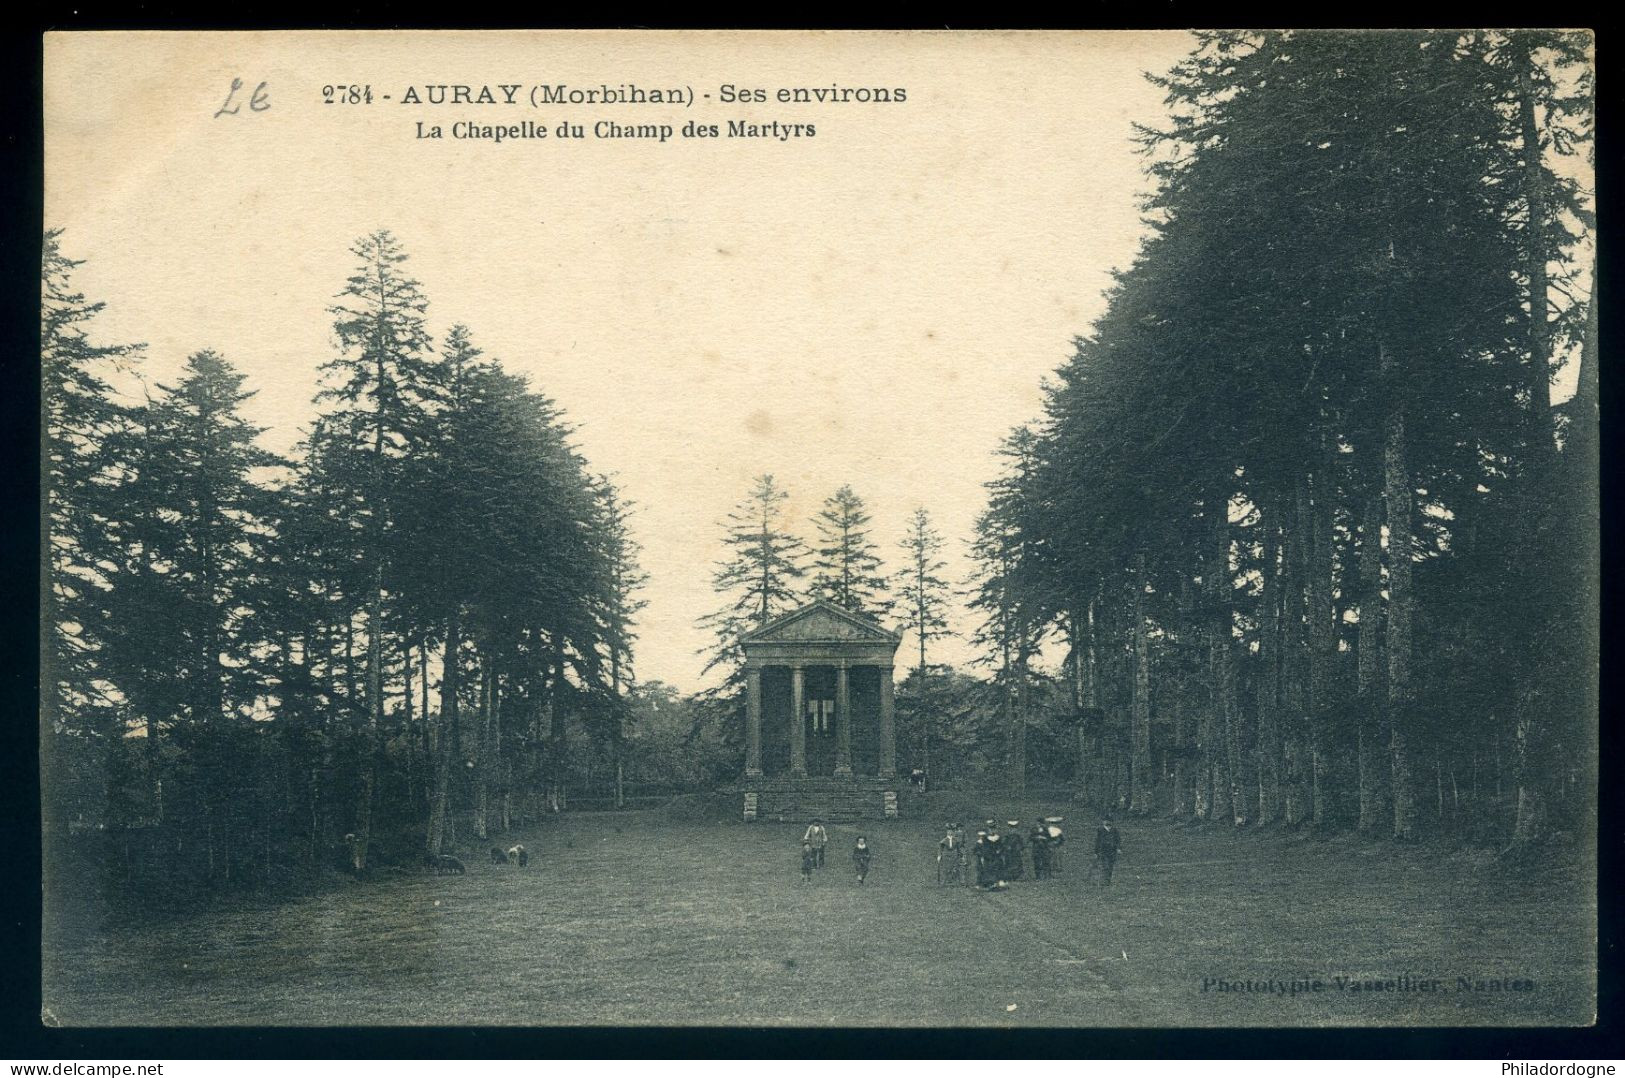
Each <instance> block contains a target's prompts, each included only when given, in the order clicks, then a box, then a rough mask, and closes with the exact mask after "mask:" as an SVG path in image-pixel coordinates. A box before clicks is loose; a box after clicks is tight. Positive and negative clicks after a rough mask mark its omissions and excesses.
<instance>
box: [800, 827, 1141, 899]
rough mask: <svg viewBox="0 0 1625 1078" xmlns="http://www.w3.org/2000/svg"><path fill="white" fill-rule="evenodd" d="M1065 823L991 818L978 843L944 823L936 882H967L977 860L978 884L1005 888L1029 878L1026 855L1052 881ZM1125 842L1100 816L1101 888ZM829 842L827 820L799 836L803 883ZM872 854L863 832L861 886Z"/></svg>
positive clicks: (1039, 876)
mask: <svg viewBox="0 0 1625 1078" xmlns="http://www.w3.org/2000/svg"><path fill="white" fill-rule="evenodd" d="M1062 822H1063V817H1060V816H1045V817H1044V818H1042V819H1040V820H1038V821H1036V822H1035V823H1034V824H1033V825H1032V827H1031V828H1030V829H1028V830H1027V832H1026V833H1025V834H1023V832H1022V827H1021V821H1020V820H1010V821H1008V822H1007V824H1006V826H1005V827H1003V828H1000V827H999V826H998V822H997V821H996V820H988V821H987V823H986V824H985V825H984V826H983V827H982V828H981V829H980V830H978V831H977V832H976V840H975V842H974V843H967V842H966V840H965V829H964V828H963V827H961V826H960V825H959V824H957V823H950V824H946V825H944V829H943V830H944V834H943V836H942V839H941V840H940V841H939V842H938V843H937V883H938V884H948V883H960V884H963V883H968V882H969V880H968V879H967V875H968V873H969V871H970V869H971V867H972V865H973V864H974V866H975V870H976V880H975V885H976V886H977V887H978V888H980V889H982V890H984V891H998V890H1003V889H1005V888H1007V887H1009V886H1010V883H1011V881H1013V880H1020V879H1025V878H1026V875H1027V859H1028V857H1031V858H1032V873H1033V879H1035V880H1043V879H1048V878H1049V877H1051V876H1053V875H1054V874H1055V873H1056V872H1057V871H1059V870H1060V868H1061V848H1062V846H1064V845H1065V843H1066V836H1065V834H1063V833H1062V831H1061V823H1062ZM1122 845H1123V838H1122V835H1120V834H1119V833H1118V831H1117V827H1116V825H1115V824H1114V823H1113V822H1112V820H1111V818H1110V817H1107V818H1105V819H1102V820H1101V821H1100V827H1099V828H1098V829H1097V830H1096V831H1095V862H1096V864H1097V865H1098V866H1099V879H1100V884H1101V886H1103V887H1105V886H1110V885H1111V882H1112V869H1113V868H1114V867H1116V864H1117V853H1118V851H1119V850H1120V849H1122ZM828 846H829V831H828V830H827V829H825V827H824V821H823V820H820V819H816V818H815V819H814V820H813V821H812V823H810V824H808V825H807V830H806V832H805V833H804V834H803V835H802V836H801V882H802V883H804V884H806V883H811V882H812V878H813V873H814V872H816V871H817V870H818V869H820V868H822V867H824V851H825V849H826V848H827V847H828ZM872 857H873V850H872V849H871V848H870V846H869V840H868V837H867V836H865V835H859V836H858V837H857V841H856V843H855V844H854V845H853V847H852V853H851V858H852V867H853V869H854V870H855V871H856V873H857V879H858V883H859V884H860V885H861V884H862V883H863V882H864V880H865V879H866V878H867V877H868V875H869V864H870V860H871V858H872Z"/></svg>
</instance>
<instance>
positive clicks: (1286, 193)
mask: <svg viewBox="0 0 1625 1078" xmlns="http://www.w3.org/2000/svg"><path fill="white" fill-rule="evenodd" d="M1198 40H1199V45H1198V47H1197V48H1196V49H1195V51H1194V52H1193V54H1192V55H1191V56H1190V57H1188V58H1187V59H1186V60H1184V61H1182V62H1181V63H1180V64H1179V65H1177V66H1176V67H1175V69H1174V70H1173V71H1172V72H1171V73H1170V74H1168V75H1167V76H1166V77H1164V78H1159V79H1157V80H1155V81H1156V82H1157V84H1158V85H1159V86H1161V87H1162V88H1163V89H1164V90H1165V91H1166V93H1167V100H1168V103H1169V106H1170V109H1171V116H1172V119H1171V121H1170V122H1169V123H1168V124H1167V125H1166V126H1165V127H1163V128H1160V129H1155V130H1149V129H1148V130H1144V131H1142V133H1141V140H1142V146H1143V150H1144V153H1145V155H1146V159H1147V162H1148V169H1149V172H1150V174H1151V176H1152V177H1153V178H1154V179H1155V183H1156V186H1155V193H1154V194H1153V195H1152V196H1151V197H1150V199H1149V201H1148V202H1147V204H1146V206H1145V216H1146V220H1147V222H1148V224H1149V226H1150V227H1151V236H1150V238H1149V239H1147V240H1146V242H1145V243H1144V245H1143V247H1142V249H1141V252H1140V254H1139V256H1138V258H1137V259H1136V261H1135V262H1134V263H1133V265H1131V266H1130V267H1129V268H1128V269H1127V270H1125V271H1123V272H1121V273H1120V274H1119V275H1118V279H1117V283H1116V286H1115V287H1114V289H1113V291H1112V293H1111V295H1110V303H1109V307H1108V309H1107V311H1106V313H1105V314H1104V315H1103V316H1102V317H1101V318H1100V319H1099V321H1098V322H1097V323H1096V324H1095V325H1094V327H1093V330H1092V332H1091V333H1090V334H1088V335H1087V336H1085V337H1082V338H1080V339H1079V340H1078V341H1077V344H1076V354H1075V355H1074V357H1073V358H1072V359H1071V361H1070V362H1069V363H1067V364H1066V365H1065V366H1064V367H1062V368H1061V370H1060V371H1059V374H1058V376H1057V378H1056V379H1055V380H1054V382H1053V383H1052V384H1051V385H1049V387H1048V398H1047V406H1046V409H1045V414H1044V417H1043V421H1042V422H1041V423H1040V424H1039V425H1038V426H1037V427H1036V428H1022V429H1018V430H1016V431H1015V432H1014V433H1013V434H1012V435H1011V436H1010V438H1009V439H1008V441H1007V443H1006V446H1005V454H1006V458H1007V463H1008V468H1007V469H1006V474H1005V476H1004V477H1003V478H1002V479H1001V480H1000V481H999V482H998V483H996V484H995V485H994V487H993V491H992V498H991V503H990V506H989V508H988V510H987V513H986V516H985V517H984V519H983V520H982V527H981V535H980V539H979V549H980V550H981V552H982V562H983V564H984V565H985V566H987V567H988V572H987V573H986V574H985V579H984V584H983V588H982V593H981V597H980V601H981V605H982V607H983V609H984V610H985V611H986V612H987V615H988V623H987V629H986V631H985V635H986V637H987V639H988V641H989V643H990V646H991V647H993V648H994V649H996V653H997V655H998V667H999V670H1000V674H999V682H1000V683H1001V684H1003V685H1004V686H1006V693H1007V695H1008V697H1009V698H1010V700H1011V701H1012V703H1011V707H1012V709H1013V710H1014V711H1015V712H1016V713H1017V715H1018V718H1017V719H1016V720H1015V725H1014V727H1013V729H1015V730H1017V731H1020V730H1021V729H1022V728H1023V726H1024V724H1023V723H1022V722H1021V721H1020V719H1019V715H1020V713H1021V712H1023V711H1024V710H1025V706H1026V705H1025V697H1026V694H1027V692H1028V686H1029V683H1030V681H1031V678H1030V676H1029V664H1030V661H1031V660H1032V658H1033V656H1034V655H1035V653H1036V651H1037V649H1038V648H1039V647H1040V646H1041V644H1042V642H1043V641H1044V640H1045V639H1047V638H1052V637H1054V636H1057V635H1058V636H1059V637H1060V638H1061V639H1062V640H1063V641H1065V643H1066V645H1067V647H1068V651H1069V654H1068V659H1067V673H1068V677H1069V680H1070V682H1071V686H1072V694H1073V698H1074V702H1075V708H1076V714H1077V716H1078V726H1079V734H1078V741H1079V748H1078V751H1079V753H1080V754H1081V768H1080V775H1079V785H1080V789H1081V792H1082V795H1083V796H1084V797H1086V798H1087V799H1089V800H1091V801H1094V802H1097V803H1101V804H1105V805H1116V806H1119V807H1121V808H1123V809H1126V810H1127V811H1129V812H1132V813H1147V812H1152V811H1156V812H1159V813H1160V812H1170V813H1172V814H1174V815H1176V816H1178V817H1183V818H1190V819H1195V820H1203V821H1212V822H1216V823H1223V824H1225V825H1227V826H1230V825H1235V826H1241V825H1246V826H1249V827H1256V826H1262V825H1272V824H1286V825H1293V826H1298V825H1301V826H1305V827H1313V828H1349V829H1353V828H1358V829H1359V830H1361V831H1364V832H1368V833H1370V834H1372V835H1378V836H1391V837H1394V838H1397V839H1402V840H1403V839H1413V838H1416V837H1418V836H1420V835H1422V834H1423V833H1439V832H1445V833H1449V834H1455V835H1462V836H1476V837H1478V838H1480V839H1481V840H1483V841H1487V842H1494V843H1498V844H1504V845H1506V846H1507V847H1508V848H1509V849H1514V850H1517V849H1527V848H1528V845H1529V844H1530V843H1533V842H1535V841H1537V840H1538V839H1539V838H1540V836H1541V835H1542V834H1543V833H1544V832H1545V831H1546V830H1547V829H1549V828H1551V827H1556V826H1581V827H1584V826H1588V825H1589V821H1590V819H1591V815H1592V813H1593V812H1594V806H1595V801H1594V798H1595V782H1596V770H1595V766H1596V762H1597V741H1596V732H1597V725H1596V724H1597V711H1596V707H1597V698H1596V684H1597V681H1596V679H1597V659H1598V637H1597V630H1598V617H1599V609H1598V594H1597V590H1596V587H1597V578H1598V576H1597V574H1598V564H1599V563H1598V557H1599V550H1598V516H1597V483H1598V458H1597V344H1596V326H1597V315H1596V310H1595V304H1592V303H1587V302H1586V301H1585V291H1586V289H1587V288H1588V287H1589V280H1588V276H1587V271H1590V269H1591V267H1590V266H1588V265H1586V264H1584V263H1585V261H1586V260H1585V257H1584V254H1583V252H1585V251H1586V249H1587V239H1586V237H1587V235H1588V234H1589V232H1590V230H1591V227H1592V218H1591V213H1590V211H1589V206H1590V200H1591V193H1590V192H1589V191H1588V190H1587V189H1586V188H1585V187H1584V186H1583V184H1582V183H1581V182H1579V181H1578V180H1577V179H1576V177H1589V176H1590V167H1591V166H1590V159H1589V155H1590V146H1591V67H1590V58H1589V54H1588V50H1589V47H1590V38H1589V35H1587V34H1562V33H1548V32H1535V31H1517V32H1511V33H1481V32H1436V33H1434V32H1429V33H1422V32H1404V33H1333V32H1295V33H1230V32H1227V33H1204V34H1200V35H1198ZM1577 261H1578V262H1580V263H1581V264H1580V265H1576V262H1577ZM1575 361H1578V363H1579V374H1578V391H1577V393H1576V394H1575V396H1574V397H1573V399H1572V400H1570V401H1567V402H1565V404H1563V405H1562V406H1558V407H1554V406H1553V404H1552V394H1551V386H1552V382H1553V379H1554V376H1555V375H1556V374H1557V373H1558V371H1559V370H1560V369H1561V368H1562V367H1563V365H1564V364H1565V363H1572V362H1575ZM1015 758H1016V759H1018V760H1019V756H1017V757H1015Z"/></svg>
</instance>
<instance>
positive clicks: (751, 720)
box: [745, 662, 762, 779]
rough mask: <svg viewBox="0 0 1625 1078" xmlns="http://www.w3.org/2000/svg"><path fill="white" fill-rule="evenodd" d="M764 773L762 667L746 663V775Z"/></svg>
mask: <svg viewBox="0 0 1625 1078" xmlns="http://www.w3.org/2000/svg"><path fill="white" fill-rule="evenodd" d="M761 775H762V668H761V667H760V666H758V665H756V664H755V663H749V662H748V663H746V664H745V777H746V778H752V779H754V778H760V777H761Z"/></svg>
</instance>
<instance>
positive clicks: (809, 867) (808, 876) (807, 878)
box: [801, 842, 818, 883]
mask: <svg viewBox="0 0 1625 1078" xmlns="http://www.w3.org/2000/svg"><path fill="white" fill-rule="evenodd" d="M817 864H818V855H817V854H816V853H814V852H813V846H812V843H810V842H803V843H802V844H801V882H802V883H811V882H812V873H813V868H814V867H816V866H817Z"/></svg>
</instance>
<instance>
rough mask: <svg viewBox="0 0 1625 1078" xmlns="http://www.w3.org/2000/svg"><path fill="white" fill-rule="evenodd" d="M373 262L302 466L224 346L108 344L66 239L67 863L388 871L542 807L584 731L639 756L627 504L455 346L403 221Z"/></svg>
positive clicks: (60, 362) (367, 253)
mask: <svg viewBox="0 0 1625 1078" xmlns="http://www.w3.org/2000/svg"><path fill="white" fill-rule="evenodd" d="M353 253H354V257H355V263H354V265H355V269H354V272H353V274H352V275H351V276H350V277H349V278H348V280H346V281H343V282H336V283H340V284H341V287H340V289H339V291H338V296H337V298H336V300H335V301H334V302H333V304H332V306H331V308H330V310H329V312H328V314H329V316H330V317H331V319H332V326H333V333H332V342H333V348H332V352H331V354H330V355H329V356H327V357H325V359H324V360H323V361H322V362H321V364H320V366H321V372H322V380H321V389H320V391H319V393H318V395H317V397H316V400H315V405H316V412H317V415H316V418H315V419H314V421H313V422H312V423H311V425H310V426H309V428H308V431H307V432H306V435H305V437H304V439H303V440H302V441H301V442H300V443H299V445H298V446H297V448H296V450H295V452H294V453H293V455H292V457H291V459H284V458H281V457H278V456H276V455H273V454H271V453H269V452H267V451H266V450H265V449H264V448H262V447H261V445H260V442H259V437H260V435H261V434H262V431H261V430H259V429H258V428H256V427H254V426H253V425H252V424H251V423H250V422H249V421H248V420H247V419H246V418H245V417H244V415H243V409H242V405H243V403H244V401H246V400H247V399H248V398H249V397H250V396H251V393H252V391H251V390H250V389H249V388H248V387H247V386H246V384H245V379H244V376H243V375H242V374H240V373H239V372H238V371H237V370H236V369H234V367H233V366H232V364H231V363H230V361H229V360H228V359H227V358H226V357H225V356H223V355H221V354H218V353H216V352H213V351H200V352H198V353H196V354H194V355H192V356H190V357H188V358H187V359H186V360H185V362H184V365H183V366H182V368H181V370H180V373H179V375H178V377H177V378H176V379H175V380H174V381H173V384H162V383H154V382H153V381H152V380H151V379H149V378H146V377H144V376H143V373H142V367H143V355H144V349H143V348H142V347H140V346H131V345H110V344H106V343H100V342H98V339H97V337H98V335H97V332H96V331H97V326H96V316H97V314H98V312H99V311H100V310H101V309H102V307H101V304H100V303H96V302H92V301H91V300H88V299H87V298H86V297H85V296H84V295H82V294H81V293H80V292H78V291H77V290H76V288H75V285H74V283H73V276H74V268H75V266H76V263H75V262H73V261H72V260H70V259H69V258H68V257H67V256H66V255H65V254H64V253H63V251H62V247H61V242H60V237H59V235H58V234H56V233H51V234H48V235H47V236H46V238H45V254H44V265H43V270H44V279H43V308H42V330H41V362H42V386H43V394H42V399H43V403H42V426H43V430H44V440H43V444H44V452H43V455H42V474H41V486H42V521H43V526H42V534H41V540H42V548H43V550H44V552H45V556H44V559H43V561H44V565H43V572H42V586H41V607H42V615H43V617H42V626H43V641H42V643H43V647H42V686H43V693H42V720H43V721H42V732H41V736H42V757H43V769H44V774H43V788H44V791H45V804H44V812H45V835H46V841H47V855H48V862H47V863H48V864H57V865H64V864H72V863H75V860H76V858H75V854H76V853H83V854H84V855H85V856H83V857H79V858H77V860H78V861H81V862H85V863H89V864H94V865H100V866H110V867H112V868H113V869H116V870H121V871H115V872H111V873H108V872H103V873H102V874H101V875H102V877H103V878H106V879H109V880H112V881H113V882H115V883H119V882H122V883H131V884H134V885H135V886H136V889H137V890H138V891H141V890H145V888H144V887H143V886H142V884H143V883H146V884H152V885H156V882H157V881H159V880H166V881H169V882H170V883H172V884H179V885H180V886H183V887H184V886H190V885H193V884H205V885H210V886H213V885H220V884H237V885H253V886H261V885H264V884H266V883H268V882H269V883H275V882H278V881H287V880H289V879H291V878H293V877H297V876H299V875H300V874H301V873H303V872H306V871H308V870H309V869H311V868H314V867H317V866H327V867H331V866H332V865H333V864H335V863H336V862H343V863H345V864H347V865H348V866H349V867H350V868H352V869H353V870H354V871H357V872H361V871H365V870H366V869H367V868H368V866H369V865H374V864H377V863H380V862H397V863H400V862H407V861H416V860H418V859H420V858H421V857H422V855H423V854H424V853H428V854H431V855H432V854H437V853H439V852H441V851H442V850H447V849H449V848H451V847H452V846H454V845H455V843H456V842H457V840H458V839H459V838H462V839H465V840H466V839H467V838H469V837H470V833H472V834H473V835H476V836H478V837H479V838H482V839H483V838H484V837H486V836H487V835H488V834H491V833H494V832H496V831H500V830H502V829H504V828H506V827H508V826H510V824H512V823H513V822H514V819H515V817H516V816H518V815H521V814H524V813H530V812H535V811H537V805H538V804H539V799H540V798H543V797H545V796H546V795H547V793H548V790H549V787H550V786H551V785H552V784H553V783H555V782H556V781H557V779H558V776H559V774H560V769H561V768H562V767H563V766H564V764H565V761H566V760H567V758H568V744H567V741H566V738H567V732H568V731H572V730H574V731H578V732H584V733H585V734H586V735H587V736H589V737H591V738H592V739H594V741H596V742H598V745H597V746H596V747H595V751H599V752H600V753H601V752H603V751H606V750H605V747H606V746H607V751H608V752H609V753H610V754H611V755H613V752H614V747H615V745H616V744H617V743H618V742H619V738H620V732H621V726H620V723H621V718H622V712H623V710H624V704H623V696H624V694H623V692H622V689H623V686H624V684H625V682H626V680H627V679H628V677H629V674H630V669H629V666H630V658H631V646H632V639H633V635H632V617H633V614H634V613H635V610H636V607H637V602H636V599H635V597H634V596H635V591H636V588H637V587H638V585H639V584H640V583H641V579H642V577H641V574H640V573H639V571H638V568H637V564H636V555H637V551H636V548H635V545H634V544H633V542H632V541H631V540H630V538H629V537H628V532H627V528H626V513H627V506H626V505H625V503H624V502H623V500H622V499H621V498H620V496H619V495H618V493H617V491H616V489H615V487H614V486H613V484H611V483H610V482H608V481H607V480H606V479H604V478H602V477H600V476H596V475H594V474H593V473H592V472H591V471H590V469H589V468H588V465H587V462H586V461H585V460H583V459H582V457H581V456H580V455H579V453H578V452H577V451H576V450H575V449H574V448H573V446H572V443H571V432H570V428H569V427H568V425H567V424H566V423H565V421H564V418H563V416H562V415H561V414H560V412H559V410H558V408H557V407H556V406H555V405H554V404H553V403H552V402H551V401H550V400H549V399H548V398H547V397H545V396H544V395H542V394H541V393H539V392H537V391H536V390H535V389H533V388H532V387H530V386H529V385H528V384H527V382H526V380H525V379H524V378H523V377H520V376H517V375H514V374H512V373H510V372H508V371H507V370H505V369H504V367H503V365H502V364H501V363H500V362H499V361H497V360H495V359H493V358H491V357H488V356H486V355H483V354H482V353H481V351H480V349H479V348H478V347H476V346H475V344H474V340H473V336H472V334H471V332H470V331H469V330H468V329H467V328H466V327H464V326H454V327H453V328H452V329H451V330H450V331H449V332H447V333H446V334H445V336H444V338H443V339H442V340H440V341H439V342H435V341H433V340H431V337H430V333H429V330H428V326H427V310H428V302H427V299H426V297H425V295H424V293H423V291H422V289H421V287H420V286H419V284H418V283H417V282H416V281H415V280H413V279H412V277H411V276H410V274H409V273H408V271H407V267H406V255H405V254H404V252H403V251H402V250H401V248H400V245H399V244H398V242H397V241H396V240H395V239H394V238H393V237H392V236H391V235H390V234H389V233H388V232H383V231H380V232H376V233H373V234H371V235H368V236H365V237H363V238H362V239H360V240H359V241H358V242H357V243H356V245H355V247H354V249H353ZM314 358H317V357H313V359H314ZM431 689H433V691H432V692H431ZM55 855H65V858H64V857H59V856H55ZM121 872H122V874H121Z"/></svg>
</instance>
